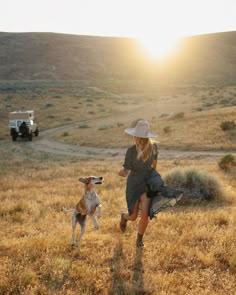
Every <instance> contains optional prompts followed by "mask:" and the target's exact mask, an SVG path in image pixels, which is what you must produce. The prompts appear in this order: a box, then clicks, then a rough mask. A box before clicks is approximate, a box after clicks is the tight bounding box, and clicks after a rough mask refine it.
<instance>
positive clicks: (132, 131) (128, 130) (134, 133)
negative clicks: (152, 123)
mask: <svg viewBox="0 0 236 295" xmlns="http://www.w3.org/2000/svg"><path fill="white" fill-rule="evenodd" d="M125 133H127V134H129V135H132V136H136V137H140V138H156V137H157V136H158V135H157V134H156V133H152V132H148V133H147V134H145V136H143V135H141V134H138V133H137V131H136V130H135V128H126V129H125Z"/></svg>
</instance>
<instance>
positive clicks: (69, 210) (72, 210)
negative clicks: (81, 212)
mask: <svg viewBox="0 0 236 295" xmlns="http://www.w3.org/2000/svg"><path fill="white" fill-rule="evenodd" d="M63 211H64V212H65V213H68V212H75V209H74V208H73V209H66V208H64V207H63Z"/></svg>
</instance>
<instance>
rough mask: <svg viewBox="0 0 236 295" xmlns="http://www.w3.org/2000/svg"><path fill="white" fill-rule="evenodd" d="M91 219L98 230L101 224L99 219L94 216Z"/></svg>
mask: <svg viewBox="0 0 236 295" xmlns="http://www.w3.org/2000/svg"><path fill="white" fill-rule="evenodd" d="M91 218H92V221H93V224H94V227H95V228H96V229H99V224H98V221H97V218H96V217H95V216H94V215H92V216H91Z"/></svg>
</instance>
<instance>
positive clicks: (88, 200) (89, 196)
mask: <svg viewBox="0 0 236 295" xmlns="http://www.w3.org/2000/svg"><path fill="white" fill-rule="evenodd" d="M79 181H80V182H82V183H84V187H85V191H84V195H83V196H82V198H81V200H80V201H79V202H78V203H77V204H76V206H75V208H74V209H65V208H63V210H64V211H65V212H69V211H72V212H73V215H72V241H71V245H72V246H74V245H75V238H76V234H75V230H76V225H77V223H79V224H80V227H81V230H80V236H79V240H78V249H80V243H81V240H82V237H83V235H84V233H85V227H86V217H87V216H90V217H91V219H92V221H93V224H94V227H95V228H96V229H98V228H99V224H98V221H97V218H99V217H100V216H101V206H102V205H101V202H100V199H99V196H98V195H97V193H96V191H95V189H94V185H95V184H101V183H102V181H103V177H101V176H99V177H97V176H89V177H87V178H80V179H79ZM96 211H97V212H96ZM95 213H96V216H95ZM96 217H97V218H96Z"/></svg>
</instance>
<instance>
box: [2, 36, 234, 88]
mask: <svg viewBox="0 0 236 295" xmlns="http://www.w3.org/2000/svg"><path fill="white" fill-rule="evenodd" d="M142 53H143V52H142V50H141V48H140V47H139V46H138V44H137V41H136V40H135V39H128V38H114V37H95V36H79V35H66V34H56V33H3V32H2V33H0V80H4V81H8V80H9V81H11V80H21V81H29V80H30V81H31V80H52V81H56V80H58V81H62V80H67V81H68V80H88V79H121V80H122V79H130V80H132V79H154V80H156V81H159V82H160V81H165V82H166V81H167V82H168V83H169V82H177V83H200V82H201V83H219V82H220V83H225V82H227V83H232V82H235V77H236V32H224V33H216V34H208V35H199V36H193V37H189V38H186V39H183V40H182V41H181V44H180V45H179V48H178V51H177V52H176V54H175V55H174V56H172V58H170V59H169V60H168V61H166V62H165V63H162V64H160V63H158V62H156V61H155V60H151V58H150V57H147V56H145V55H144V54H142Z"/></svg>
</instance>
